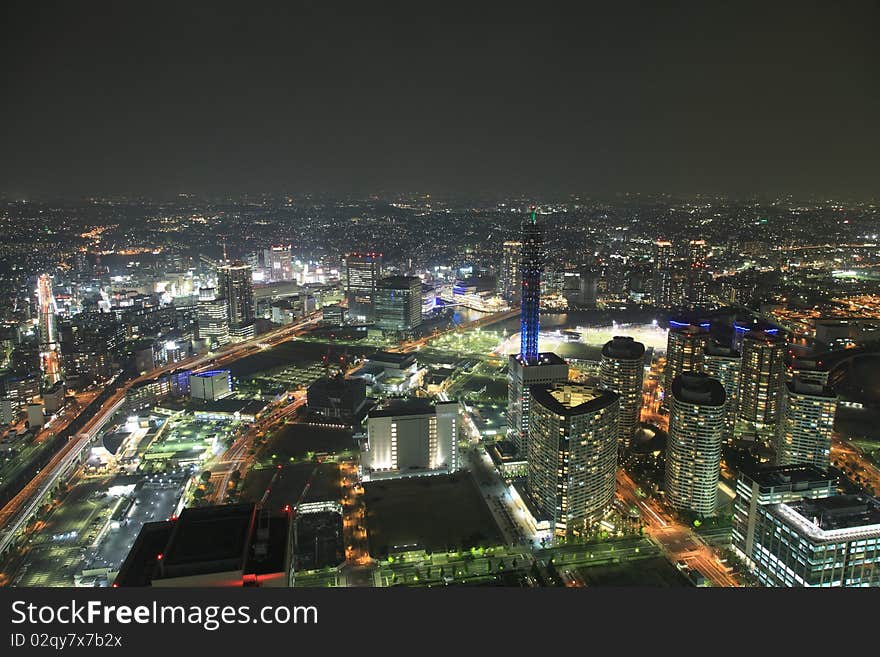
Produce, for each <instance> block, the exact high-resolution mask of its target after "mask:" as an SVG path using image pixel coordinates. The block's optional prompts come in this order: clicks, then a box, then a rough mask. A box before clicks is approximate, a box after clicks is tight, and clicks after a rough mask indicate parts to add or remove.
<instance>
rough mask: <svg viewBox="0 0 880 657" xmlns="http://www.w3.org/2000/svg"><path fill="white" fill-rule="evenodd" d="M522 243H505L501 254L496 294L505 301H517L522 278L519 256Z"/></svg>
mask: <svg viewBox="0 0 880 657" xmlns="http://www.w3.org/2000/svg"><path fill="white" fill-rule="evenodd" d="M521 251H522V242H505V243H504V244H503V246H502V253H501V270H500V271H499V273H498V293H499V294H500V295H501V297H502V298H503V299H504V300H505V301H518V300H519V294H520V288H522V278H521V274H520V256H521Z"/></svg>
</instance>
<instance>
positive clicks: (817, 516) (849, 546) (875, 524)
mask: <svg viewBox="0 0 880 657" xmlns="http://www.w3.org/2000/svg"><path fill="white" fill-rule="evenodd" d="M746 558H747V563H749V564H750V565H751V568H752V572H753V573H754V574H755V576H756V577H757V578H758V581H759V582H760V583H761V584H763V585H764V586H774V587H809V588H841V587H878V586H880V502H878V501H877V500H876V499H875V498H873V497H869V496H866V495H831V496H828V497H819V498H816V499H810V498H805V497H802V498H800V499H797V500H795V501H789V502H779V503H776V504H765V505H758V506H757V508H756V509H755V513H754V520H753V531H752V542H751V551H750V552H747V553H746Z"/></svg>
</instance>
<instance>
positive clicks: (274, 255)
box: [263, 244, 293, 283]
mask: <svg viewBox="0 0 880 657" xmlns="http://www.w3.org/2000/svg"><path fill="white" fill-rule="evenodd" d="M263 266H264V267H265V271H266V280H267V282H270V283H280V282H282V281H292V280H293V258H292V256H291V251H290V244H287V245H279V246H271V247H269V248H268V249H265V250H264V251H263Z"/></svg>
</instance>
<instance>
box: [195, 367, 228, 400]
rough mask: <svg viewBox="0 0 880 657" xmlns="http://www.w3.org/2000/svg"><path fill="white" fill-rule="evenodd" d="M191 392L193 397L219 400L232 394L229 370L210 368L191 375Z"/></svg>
mask: <svg viewBox="0 0 880 657" xmlns="http://www.w3.org/2000/svg"><path fill="white" fill-rule="evenodd" d="M189 394H190V397H192V398H193V399H202V400H206V401H217V400H218V399H223V398H224V397H228V396H229V395H231V394H232V374H231V373H230V371H229V370H210V371H208V372H200V373H198V374H192V373H191V374H190V375H189Z"/></svg>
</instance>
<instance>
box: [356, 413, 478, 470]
mask: <svg viewBox="0 0 880 657" xmlns="http://www.w3.org/2000/svg"><path fill="white" fill-rule="evenodd" d="M460 424H461V420H460V407H459V404H458V402H454V401H452V402H437V403H434V404H432V403H429V402H426V401H424V400H415V399H413V400H399V399H398V400H392V401H390V402H388V403H386V404H384V405H382V406H381V407H379V408H376V409H373V410H372V411H370V413H369V414H368V415H367V441H366V444H365V446H364V450H363V452H362V454H361V464H362V466H363V469H364V480H365V481H370V480H375V479H390V478H397V477H414V476H422V475H433V474H449V473H452V472H455V471H456V470H458V469H459V467H460V463H459V457H458V445H457V440H458V432H459V426H460Z"/></svg>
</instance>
